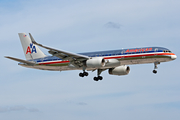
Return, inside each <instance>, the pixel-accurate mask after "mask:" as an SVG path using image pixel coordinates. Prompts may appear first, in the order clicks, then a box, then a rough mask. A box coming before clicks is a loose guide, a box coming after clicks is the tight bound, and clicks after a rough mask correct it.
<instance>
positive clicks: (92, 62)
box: [86, 57, 105, 68]
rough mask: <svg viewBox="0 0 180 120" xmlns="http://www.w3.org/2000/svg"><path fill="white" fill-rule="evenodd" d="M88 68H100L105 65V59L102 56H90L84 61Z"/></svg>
mask: <svg viewBox="0 0 180 120" xmlns="http://www.w3.org/2000/svg"><path fill="white" fill-rule="evenodd" d="M86 66H87V67H88V68H100V67H104V66H105V60H104V58H102V57H97V58H92V59H89V60H87V61H86Z"/></svg>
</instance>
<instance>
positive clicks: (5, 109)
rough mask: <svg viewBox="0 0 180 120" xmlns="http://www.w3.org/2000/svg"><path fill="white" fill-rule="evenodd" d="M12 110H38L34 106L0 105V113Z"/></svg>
mask: <svg viewBox="0 0 180 120" xmlns="http://www.w3.org/2000/svg"><path fill="white" fill-rule="evenodd" d="M13 111H28V112H39V110H38V109H36V108H27V107H25V106H11V107H0V113H4V112H13Z"/></svg>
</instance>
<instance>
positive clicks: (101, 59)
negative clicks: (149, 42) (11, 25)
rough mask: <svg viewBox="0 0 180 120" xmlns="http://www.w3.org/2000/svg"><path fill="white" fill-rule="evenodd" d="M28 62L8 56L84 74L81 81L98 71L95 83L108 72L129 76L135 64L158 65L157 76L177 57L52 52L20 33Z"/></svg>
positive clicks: (152, 52) (156, 51) (143, 51)
mask: <svg viewBox="0 0 180 120" xmlns="http://www.w3.org/2000/svg"><path fill="white" fill-rule="evenodd" d="M18 34H19V38H20V41H21V44H22V47H23V51H24V54H25V57H26V60H22V59H19V58H14V57H10V56H5V57H6V58H8V59H11V60H14V61H17V62H20V63H18V65H21V66H23V67H27V68H34V69H40V70H49V71H66V70H82V71H83V72H81V73H79V76H80V77H84V76H88V72H86V71H95V70H97V76H96V77H94V78H93V79H94V80H95V81H99V80H102V79H103V77H102V76H100V75H101V73H102V72H103V71H105V70H108V72H109V74H110V75H118V76H121V75H128V74H129V72H130V67H129V66H128V65H132V64H145V63H154V70H153V73H155V74H156V73H157V70H156V69H157V65H158V64H160V63H161V62H168V61H172V60H175V59H176V58H177V56H176V55H175V54H174V53H172V52H171V51H170V50H169V49H167V48H164V47H142V48H130V49H119V50H109V51H98V52H86V53H72V52H68V51H64V50H60V49H55V48H51V47H48V46H44V45H42V44H39V43H37V42H36V41H35V40H34V38H33V37H32V35H31V34H30V33H29V36H28V35H27V34H26V33H18ZM38 46H39V47H42V48H45V49H47V50H48V52H49V54H51V56H48V55H45V54H44V53H43V52H42V51H41V50H40V49H39V47H38Z"/></svg>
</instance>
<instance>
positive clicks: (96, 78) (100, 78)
mask: <svg viewBox="0 0 180 120" xmlns="http://www.w3.org/2000/svg"><path fill="white" fill-rule="evenodd" d="M102 79H103V77H102V76H98V77H94V81H98V80H102Z"/></svg>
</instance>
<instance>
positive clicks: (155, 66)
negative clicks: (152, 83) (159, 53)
mask: <svg viewBox="0 0 180 120" xmlns="http://www.w3.org/2000/svg"><path fill="white" fill-rule="evenodd" d="M158 64H160V62H155V63H154V70H153V73H154V74H156V73H157V70H155V69H157V68H158V67H157V65H158Z"/></svg>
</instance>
